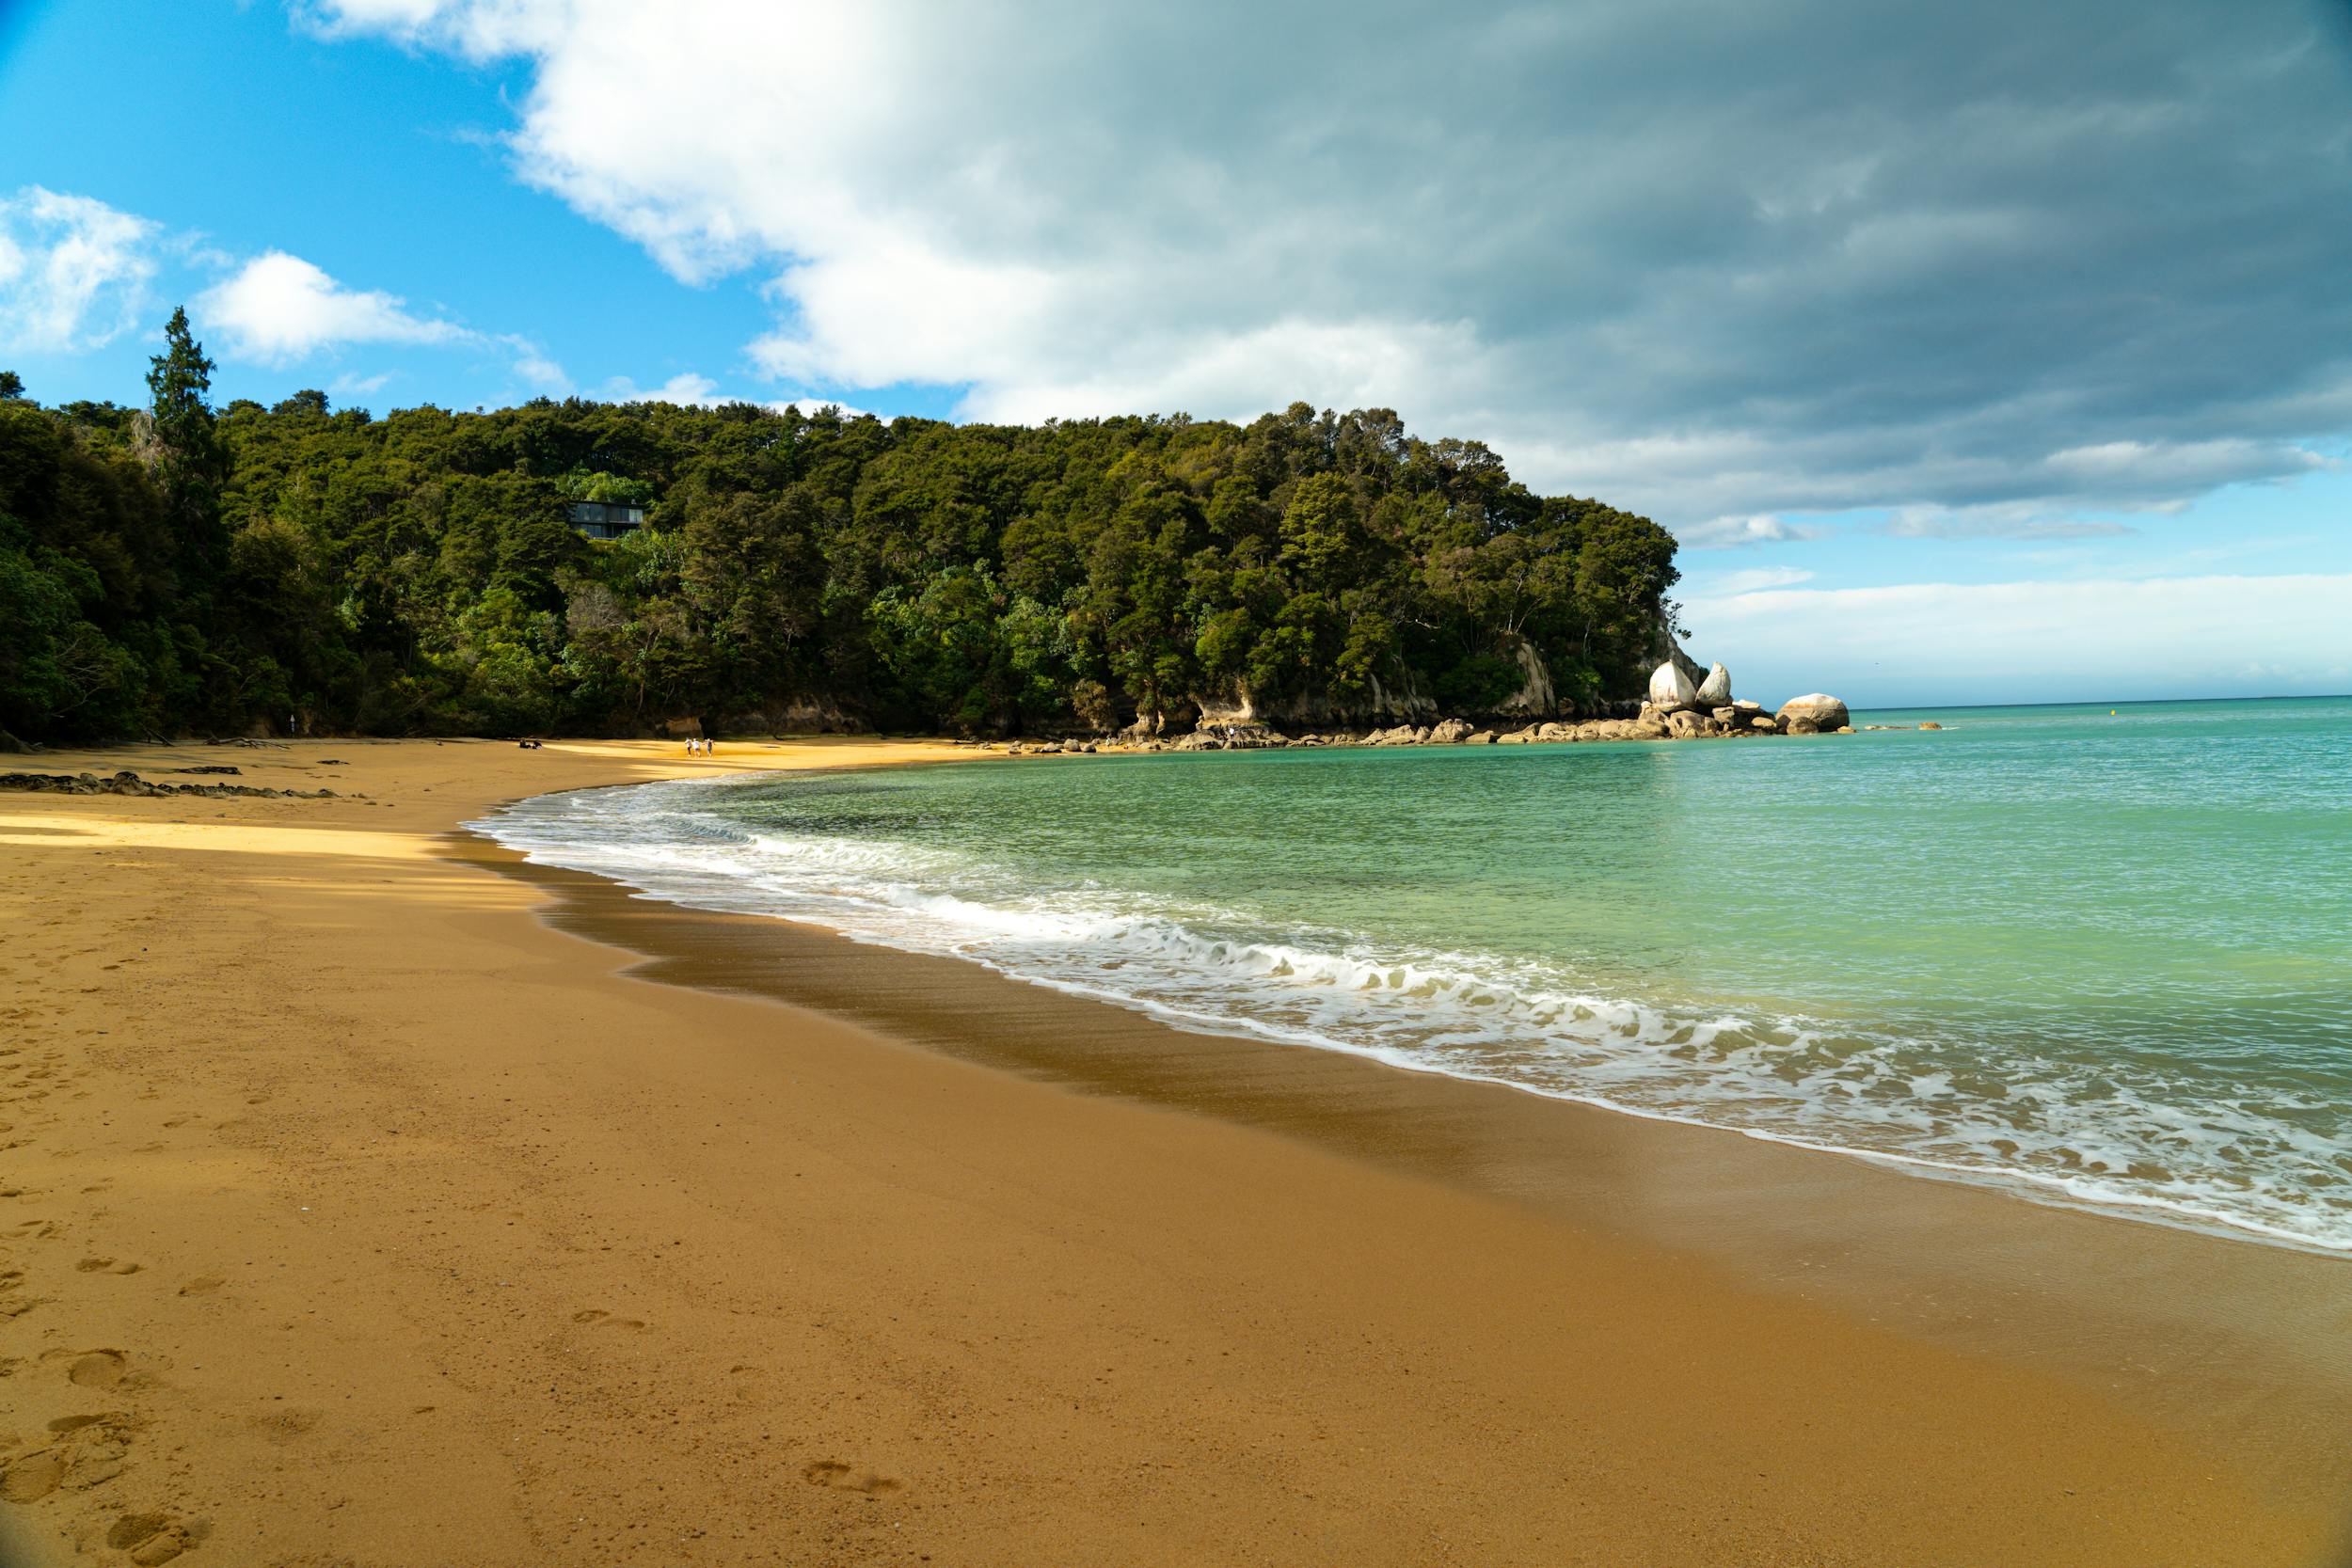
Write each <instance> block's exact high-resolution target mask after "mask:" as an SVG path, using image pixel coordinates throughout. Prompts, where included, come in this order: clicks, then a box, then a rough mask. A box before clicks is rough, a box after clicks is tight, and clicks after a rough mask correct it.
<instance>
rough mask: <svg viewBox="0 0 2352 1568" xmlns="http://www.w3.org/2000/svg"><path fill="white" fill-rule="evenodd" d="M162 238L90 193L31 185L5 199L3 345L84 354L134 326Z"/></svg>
mask: <svg viewBox="0 0 2352 1568" xmlns="http://www.w3.org/2000/svg"><path fill="white" fill-rule="evenodd" d="M157 238H158V230H157V228H156V226H155V225H154V224H152V223H150V222H149V221H148V220H147V219H145V218H142V217H138V216H135V215H134V214H130V213H124V212H119V211H117V210H116V209H114V208H112V207H109V206H107V205H106V204H105V203H104V202H103V201H99V200H95V199H93V198H89V197H87V196H70V195H64V194H61V193H59V192H56V191H52V190H46V189H43V188H42V187H41V186H40V185H27V186H25V187H24V188H23V189H22V190H20V191H18V192H17V193H16V194H15V195H14V196H11V197H0V348H5V349H8V350H9V351H11V352H23V351H34V352H49V353H67V354H71V353H78V352H80V351H82V350H85V349H91V348H97V347H100V346H103V344H105V343H107V342H110V341H113V340H114V339H116V338H118V337H120V336H121V335H122V334H123V333H125V332H127V331H130V330H132V329H133V328H135V326H136V325H138V323H139V317H140V312H141V310H142V309H143V308H144V307H145V305H146V303H147V290H148V284H149V283H150V281H151V280H152V279H153V277H154V276H155V256H154V247H155V245H156V242H157Z"/></svg>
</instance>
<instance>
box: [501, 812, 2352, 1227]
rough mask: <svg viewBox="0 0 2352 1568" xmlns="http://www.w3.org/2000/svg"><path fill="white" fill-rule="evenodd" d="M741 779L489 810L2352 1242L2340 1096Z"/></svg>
mask: <svg viewBox="0 0 2352 1568" xmlns="http://www.w3.org/2000/svg"><path fill="white" fill-rule="evenodd" d="M740 787H743V786H742V785H740V784H723V783H721V784H712V783H707V782H705V783H691V784H644V785H636V786H630V787H627V788H618V789H600V790H586V791H579V792H574V793H570V794H564V795H552V796H544V797H540V798H538V799H535V800H526V801H522V802H518V803H516V804H515V805H513V806H510V807H508V808H505V809H504V810H502V811H501V812H499V813H498V814H496V815H495V816H491V817H489V818H488V819H486V820H485V821H483V822H479V823H476V824H474V826H475V827H476V828H477V829H478V830H480V831H482V832H485V833H486V834H488V835H489V836H490V837H492V838H493V839H495V840H496V841H497V842H499V843H501V844H502V845H505V846H507V847H511V848H514V849H516V850H519V851H521V852H523V853H524V854H525V855H526V856H527V857H528V858H529V859H531V860H532V861H534V862H537V863H544V864H549V865H555V866H561V867H564V868H566V869H569V870H574V871H584V872H591V873H594V874H596V875H598V876H602V877H606V878H610V879H613V880H616V881H619V882H622V883H625V884H627V885H628V886H630V887H632V888H636V889H638V890H640V891H641V892H643V893H644V894H646V895H652V896H655V897H659V898H662V899H665V900H668V901H670V902H673V903H676V904H680V905H684V906H688V907H691V908H697V909H707V910H717V911H730V912H735V913H748V914H756V915H770V916H774V917H777V918H782V919H787V920H793V921H801V922H806V923H811V924H816V925H819V926H823V927H829V928H831V929H834V930H836V931H839V932H841V933H842V934H844V935H846V936H848V937H850V938H852V939H854V940H857V941H861V942H874V943H878V944H882V945H885V946H889V947H894V948H898V949H902V950H906V951H910V952H916V953H927V954H934V955H940V956H946V957H952V958H961V959H966V960H971V961H976V962H978V963H981V964H985V965H986V966H988V967H989V968H991V969H993V970H996V971H998V972H1000V973H1002V974H1007V975H1009V976H1011V977H1013V978H1016V979H1019V980H1024V981H1027V982H1030V983H1033V984H1038V985H1044V986H1050V987H1054V988H1057V989H1059V990H1066V991H1070V992H1073V993H1076V994H1081V995H1085V996H1089V997H1094V998H1099V999H1101V1000H1104V1001H1106V1002H1111V1003H1115V1004H1118V1005H1120V1006H1127V1007H1131V1008H1135V1009H1137V1010H1140V1011H1143V1012H1146V1013H1149V1014H1151V1015H1152V1016H1154V1017H1156V1018H1159V1019H1162V1020H1164V1021H1166V1022H1168V1023H1171V1024H1174V1025H1176V1026H1178V1027H1181V1028H1186V1029H1193V1030H1200V1031H1208V1032H1216V1033H1228V1034H1242V1035H1248V1036H1255V1037H1261V1038H1264V1039H1267V1040H1273V1041H1279V1042H1282V1043H1285V1044H1293V1045H1300V1046H1311V1047H1316V1048H1319V1049H1324V1050H1331V1051H1341V1052H1346V1053H1352V1054H1356V1055H1361V1056H1368V1057H1373V1058H1375V1059H1377V1060H1380V1061H1383V1062H1388V1063H1391V1064H1393V1065H1395V1066H1397V1067H1401V1068H1407V1069H1415V1070H1419V1071H1426V1072H1438V1073H1445V1074H1449V1075H1452V1076H1454V1077H1458V1078H1465V1079H1472V1080H1478V1081H1483V1082H1488V1083H1496V1084H1502V1085H1510V1086H1512V1087H1515V1088H1518V1089H1522V1090H1525V1091H1528V1092H1531V1093H1534V1094H1540V1095H1546V1096H1550V1097H1553V1098H1557V1099H1563V1100H1572V1101H1581V1102H1583V1103H1587V1104H1592V1105H1598V1106H1603V1107H1607V1108H1611V1109H1614V1110H1619V1111H1625V1112H1629V1113H1632V1114H1636V1115H1641V1116H1645V1117H1659V1118H1664V1119H1672V1120H1677V1121H1685V1122H1691V1123H1696V1124H1700V1125H1706V1126H1712V1127H1718V1128H1724V1129H1727V1130H1730V1131H1736V1132H1742V1133H1745V1134H1748V1135H1751V1136H1756V1137H1763V1138H1769V1139H1772V1140H1775V1141H1779V1142H1784V1143H1789V1144H1794V1145H1799V1146H1802V1147H1806V1148H1818V1149H1824V1150H1830V1151H1835V1152H1841V1153H1848V1154H1854V1155H1860V1156H1864V1157H1867V1158H1870V1159H1873V1160H1877V1161H1882V1162H1886V1163H1890V1164H1899V1165H1902V1166H1905V1167H1908V1168H1911V1169H1914V1170H1916V1171H1919V1172H1921V1173H1923V1174H1934V1175H1942V1176H1945V1177H1949V1178H1957V1179H1962V1180H1978V1181H1988V1182H1994V1183H1998V1184H2002V1185H2006V1186H2009V1187H2010V1188H2012V1189H2015V1190H2018V1191H2021V1192H2023V1193H2025V1194H2026V1195H2027V1196H2036V1197H2039V1198H2042V1199H2043V1200H2045V1201H2055V1202H2060V1203H2066V1204H2072V1205H2076V1206H2083V1207H2090V1208H2096V1209H2101V1210H2106V1211H2109V1212H2120V1213H2124V1214H2129V1215H2135V1216H2137V1217H2141V1218H2147V1219H2153V1220H2160V1221H2165V1222H2169V1223H2173V1224H2177V1225H2184V1226H2189V1227H2197V1228H2202V1229H2209V1230H2217V1231H2221V1232H2225V1233H2232V1234H2236V1235H2240V1236H2247V1237H2255V1238H2260V1239H2264V1240H2267V1241H2271V1242H2276V1243H2285V1244H2290V1245H2295V1246H2299V1247H2304V1248H2308V1249H2312V1250H2318V1251H2325V1252H2352V1111H2347V1108H2346V1107H2345V1106H2344V1105H2343V1104H2342V1103H2339V1102H2335V1101H2330V1100H2328V1099H2327V1098H2326V1097H2324V1096H2322V1095H2320V1094H2318V1093H2316V1092H2315V1093H2313V1094H2312V1095H2311V1096H2309V1097H2308V1098H2305V1099H2302V1100H2296V1099H2295V1098H2292V1097H2285V1096H2281V1095H2280V1094H2279V1093H2278V1091H2277V1088H2276V1086H2275V1085H2272V1086H2270V1087H2267V1088H2265V1089H2263V1090H2262V1091H2261V1092H2260V1093H2255V1092H2252V1091H2249V1092H2248V1093H2247V1094H2245V1095H2242V1096H2237V1097H2230V1096H2217V1095H2216V1094H2215V1091H2214V1085H2213V1084H2212V1083H2211V1081H2209V1080H2195V1081H2192V1080H2190V1079H2189V1078H2187V1077H2186V1076H2185V1075H2183V1074H2179V1073H2168V1072H2167V1070H2166V1069H2164V1067H2163V1066H2162V1065H2161V1064H2148V1063H2138V1064H2135V1065H2134V1067H2133V1069H2132V1071H2131V1072H2130V1074H2129V1075H2128V1079H2126V1077H2125V1076H2124V1075H2122V1074H2120V1073H2117V1072H2115V1071H2112V1070H2106V1069H2092V1068H2090V1067H2086V1066H2085V1065H2083V1064H2082V1063H2080V1062H2078V1061H2072V1060H2068V1059H2066V1058H2065V1057H2063V1056H2060V1055H2058V1054H2055V1053H2049V1054H2044V1053H2036V1052H2035V1051H2034V1050H2032V1048H2031V1047H2030V1046H2029V1045H2021V1044H2020V1043H2018V1042H2017V1041H2014V1040H1995V1039H1987V1038H1970V1037H1965V1036H1964V1035H1961V1036H1955V1037H1947V1038H1942V1039H1938V1040H1927V1039H1922V1038H1919V1037H1915V1036H1912V1035H1906V1034H1901V1033H1894V1032H1883V1031H1874V1030H1873V1029H1871V1028H1870V1027H1868V1026H1867V1025H1864V1024H1861V1023H1858V1022H1855V1021H1853V1020H1850V1019H1823V1018H1809V1017H1804V1016H1798V1015H1770V1016H1763V1015H1752V1014H1745V1013H1733V1012H1721V1011H1715V1010H1711V1009H1707V1008H1702V1007H1694V1006H1680V1005H1677V1004H1676V1003H1675V1002H1673V1001H1671V1000H1669V999H1658V998H1652V999H1641V998H1635V997H1630V996H1625V995H1616V994H1612V993H1611V991H1610V989H1609V988H1607V987H1604V986H1599V985H1596V984H1595V983H1593V982H1592V981H1590V980H1587V979H1584V978H1581V977H1579V976H1577V975H1574V974H1569V973H1566V972H1565V971H1564V970H1562V969H1559V968H1555V967H1551V966H1548V965H1545V964H1540V963H1535V962H1531V961H1527V960H1523V959H1518V958H1508V957H1501V956H1496V955H1490V954H1482V953H1476V952H1452V951H1445V950H1442V949H1438V948H1431V949H1427V950H1406V949H1398V948H1390V947H1384V946H1381V945H1378V944H1376V943H1374V942H1368V941H1366V940H1364V939H1362V938H1360V937H1359V936H1356V935H1352V934H1351V933H1349V932H1346V931H1343V930H1337V929H1327V930H1284V931H1279V932H1278V931H1272V930H1266V929H1263V928H1260V927H1256V926H1253V924H1252V923H1251V921H1250V919H1249V917H1248V912H1247V911H1240V910H1233V909H1226V908H1220V907H1217V906H1215V905H1211V904H1201V903H1193V904H1188V903H1184V902H1182V901H1179V900H1174V899H1170V898H1168V897H1164V896H1159V895H1146V894H1140V893H1136V892H1134V891H1132V890H1120V889H1118V888H1113V887H1105V886H1102V885H1099V884H1096V883H1086V884H1082V885H1064V886H1042V885H1025V884H1024V881H1023V874H1022V871H1021V868H1020V867H1018V866H1014V865H1010V864H1006V863H1000V862H996V861H992V860H990V859H989V858H987V857H985V856H983V855H980V854H977V853H974V852H972V851H968V850H964V849H961V848H949V847H938V846H932V845H916V844H908V843H901V842H891V841H882V840H876V839H869V838H860V837H837V836H828V835H813V834H812V835H807V836H801V835H782V834H777V833H772V832H762V831H760V830H759V829H758V828H756V827H754V826H749V825H746V824H744V823H741V822H739V821H734V820H730V818H729V817H728V816H726V815H725V814H723V812H720V811H717V810H713V809H711V808H712V806H713V805H714V804H715V803H716V802H717V801H718V800H720V799H721V797H720V796H718V795H717V794H715V793H714V792H717V791H724V790H727V789H730V788H740Z"/></svg>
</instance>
